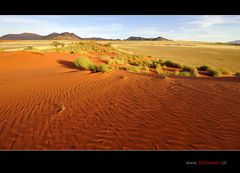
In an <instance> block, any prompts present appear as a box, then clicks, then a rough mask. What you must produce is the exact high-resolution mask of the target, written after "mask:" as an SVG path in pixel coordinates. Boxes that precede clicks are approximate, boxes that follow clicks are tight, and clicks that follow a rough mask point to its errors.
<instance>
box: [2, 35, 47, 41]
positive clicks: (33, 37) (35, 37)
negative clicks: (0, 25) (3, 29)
mask: <svg viewBox="0 0 240 173" xmlns="http://www.w3.org/2000/svg"><path fill="white" fill-rule="evenodd" d="M42 39H44V36H41V35H38V34H33V33H22V34H7V35H4V36H2V37H0V40H42Z"/></svg>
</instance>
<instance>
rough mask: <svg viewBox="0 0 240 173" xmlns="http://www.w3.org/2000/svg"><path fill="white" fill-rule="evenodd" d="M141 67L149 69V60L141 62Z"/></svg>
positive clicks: (150, 63) (150, 62)
mask: <svg viewBox="0 0 240 173" xmlns="http://www.w3.org/2000/svg"><path fill="white" fill-rule="evenodd" d="M141 65H142V66H147V67H150V66H151V65H152V61H151V60H144V61H142V62H141Z"/></svg>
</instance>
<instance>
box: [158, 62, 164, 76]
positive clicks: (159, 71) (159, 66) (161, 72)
mask: <svg viewBox="0 0 240 173" xmlns="http://www.w3.org/2000/svg"><path fill="white" fill-rule="evenodd" d="M156 72H157V73H158V74H163V73H164V71H163V69H162V67H161V65H160V64H158V65H157V66H156Z"/></svg>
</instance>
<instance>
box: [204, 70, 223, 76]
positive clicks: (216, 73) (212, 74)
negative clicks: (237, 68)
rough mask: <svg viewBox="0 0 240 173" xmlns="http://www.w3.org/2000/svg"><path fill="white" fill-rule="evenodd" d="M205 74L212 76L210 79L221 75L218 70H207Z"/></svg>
mask: <svg viewBox="0 0 240 173" xmlns="http://www.w3.org/2000/svg"><path fill="white" fill-rule="evenodd" d="M207 74H208V75H209V76H212V77H218V76H220V75H221V72H220V71H219V70H215V69H211V68H209V69H208V70H207Z"/></svg>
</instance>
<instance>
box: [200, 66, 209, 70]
mask: <svg viewBox="0 0 240 173" xmlns="http://www.w3.org/2000/svg"><path fill="white" fill-rule="evenodd" d="M197 69H198V70H200V71H207V70H208V69H209V66H207V65H202V66H200V67H197Z"/></svg>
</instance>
